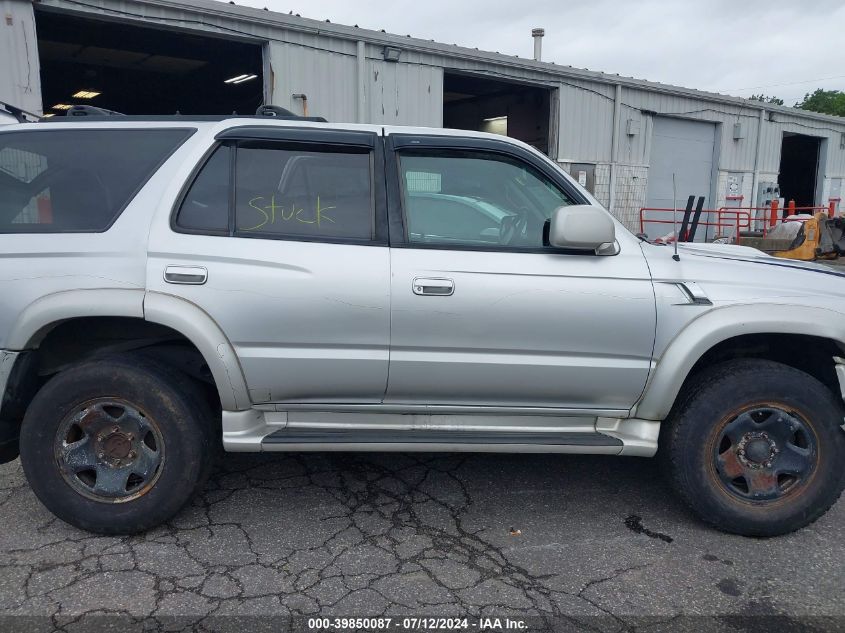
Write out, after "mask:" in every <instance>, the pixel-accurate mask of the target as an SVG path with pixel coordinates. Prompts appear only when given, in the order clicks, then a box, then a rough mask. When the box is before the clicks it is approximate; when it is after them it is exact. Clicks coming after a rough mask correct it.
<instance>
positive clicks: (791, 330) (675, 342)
mask: <svg viewBox="0 0 845 633" xmlns="http://www.w3.org/2000/svg"><path fill="white" fill-rule="evenodd" d="M755 337H756V338H755ZM760 337H765V338H766V340H768V341H769V342H770V343H777V342H779V341H783V342H787V341H792V342H794V341H796V340H797V339H803V340H806V342H807V343H808V344H812V342H813V340H817V341H819V343H821V344H822V345H823V346H824V353H825V355H827V354H828V352H833V353H830V354H829V356H830V358H829V362H830V370H831V372H833V369H834V361H833V358H832V357H833V356H834V355H835V354H836V353H845V352H843V350H845V321H843V319H842V315H841V314H839V313H838V312H835V311H833V310H829V309H826V308H818V307H807V306H795V305H781V304H754V305H742V306H726V307H723V308H716V309H713V310H711V311H709V312H706V313H704V314H703V315H702V316H700V317H698V318H697V319H694V320H692V321H691V322H689V323H688V324H687V325H686V326H685V327H684V329H683V330H681V331H680V332H679V333H678V334H677V335H676V336H675V337H674V338H673V339H672V341H671V342H670V343H669V344H668V345H667V346H666V349H665V351H664V352H663V353H662V354H661V355H660V357H659V358H658V359H656V363H655V366H654V368H653V369H652V371H651V374H650V376H649V380H648V383H647V384H646V388H645V390H644V391H643V395H642V397H641V398H640V401H639V402H638V403H637V405H635V407H634V409H633V410H632V415H633V416H635V417H637V418H644V419H648V420H663V419H665V418H666V417H667V416H668V415H669V412H670V411H671V409H672V406H673V405H674V403H675V401H676V399H677V398H678V395H679V394H680V393H681V390H682V389H683V387H684V385H685V383H686V382H687V381H688V380H689V379H690V378H691V377H693V376H694V375H695V373H696V372H697V369H698V368H700V367H701V363H702V362H703V361H705V360H706V359H708V358H713V357H715V356H717V355H716V354H715V352H717V351H718V350H720V346H721V347H722V348H724V347H725V346H729V345H732V344H734V343H736V344H737V345H738V348H742V346H743V345H747V344H748V343H750V342H751V341H752V340H755V341H759V340H761V339H760ZM813 349H815V350H816V351H819V348H818V347H816V348H813ZM708 355H709V356H708ZM758 357H762V358H771V356H767V355H760V356H758ZM781 362H785V364H789V365H791V366H794V367H796V364H795V363H793V362H789V361H788V360H787V361H784V360H781ZM797 368H799V369H803V368H802V367H797ZM805 371H806V370H805ZM816 377H819V376H816ZM822 382H826V383H827V382H828V381H826V380H822ZM829 386H830V385H829ZM837 395H839V393H838V392H837Z"/></svg>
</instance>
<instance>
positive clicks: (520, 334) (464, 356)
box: [385, 133, 656, 411]
mask: <svg viewBox="0 0 845 633" xmlns="http://www.w3.org/2000/svg"><path fill="white" fill-rule="evenodd" d="M387 146H388V148H389V149H388V153H387V167H388V174H389V183H388V188H389V200H390V210H389V211H390V233H391V275H392V278H391V302H392V306H391V315H392V322H391V356H390V378H389V381H388V387H387V395H386V398H385V404H395V405H398V404H407V405H412V404H430V405H448V406H493V407H551V408H565V409H573V410H594V411H596V410H603V411H624V410H627V409H629V408H630V407H631V406H632V405H633V404H634V403H635V401H636V400H637V398H638V397H639V396H640V394H641V393H642V390H643V388H644V386H645V383H646V380H647V378H648V372H649V369H650V365H651V360H652V351H653V345H654V336H655V320H656V311H655V298H654V290H653V286H652V282H651V277H650V274H649V270H648V267H647V265H646V262H645V258H644V256H643V254H642V251H641V249H640V247H639V245H638V244H637V242H636V239H635V238H633V236H630V239H628V238H629V236H627V235H620V236H619V249H618V252H616V254H612V255H608V256H604V255H595V254H592V253H589V254H587V253H584V252H578V251H570V252H564V251H559V250H555V249H552V248H550V247H546V246H544V245H543V242H544V239H543V232H544V226H545V221H546V220H547V219H548V218H549V217H550V216H551V214H552V212H553V211H554V209H556V208H557V207H559V206H563V205H568V204H586V203H588V200H587V199H586V197H585V196H584V195H583V194H581V193H580V192H579V191H578V190H577V188H576V187H574V186H573V185H571V184H570V183H569V182H568V181H567V180H566V179H565V177H563V176H562V174H560V173H559V172H558V170H556V169H555V168H554V166H552V165H549V164H547V163H546V162H545V161H544V160H543V159H541V158H540V157H538V156H535V155H534V154H533V153H531V152H530V151H528V150H525V149H523V148H521V147H519V146H516V145H514V144H512V143H508V142H506V141H498V140H492V139H479V138H462V137H456V136H412V135H404V134H394V133H389V136H388V140H387Z"/></svg>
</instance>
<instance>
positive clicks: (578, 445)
mask: <svg viewBox="0 0 845 633" xmlns="http://www.w3.org/2000/svg"><path fill="white" fill-rule="evenodd" d="M623 446H624V443H623V442H622V440H620V439H618V438H615V437H610V436H609V435H604V434H601V433H569V432H539V431H537V432H526V431H522V432H519V431H460V430H455V431H450V430H442V429H413V430H401V429H373V428H369V429H341V428H323V429H317V428H313V427H312V428H302V427H286V428H282V429H279V430H277V431H275V432H274V433H271V434H270V435H267V436H266V437H265V438H264V439H263V440H262V442H261V450H263V451H452V452H469V451H471V452H529V453H601V454H610V455H616V454H618V453H619V452H620V451H621V450H622V448H623Z"/></svg>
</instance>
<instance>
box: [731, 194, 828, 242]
mask: <svg viewBox="0 0 845 633" xmlns="http://www.w3.org/2000/svg"><path fill="white" fill-rule="evenodd" d="M719 211H720V212H721V211H743V212H746V213H748V214H749V217H750V219H751V222H750V226H749V227H748V228H749V230H751V231H755V232H757V231H759V232H761V233H762V235H763V237H766V235H767V234H768V232H769V231H770V230H771V229H772V228H774V227H775V226H777V225H778V224H783V223H784V222H792V221H794V220H795V219H794V218H793V217H792V216H795V215H803V214H806V215H815V214H817V213H819V212H822V213H827V215H828V217H830V218H832V217H834V216H835V215H836V201H834V200H832V199H831V201H830V202H829V203H828V204H827V206H817V207H798V206H796V205H795V201H794V200H790V201H789V204H787V205H786V206H785V207H783V208H781V207H780V205H779V203H778V201H777V200H773V201H772V203H771V204H770V205H767V206H765V207H721V208H719ZM783 212H786V215H781V214H782V213H783Z"/></svg>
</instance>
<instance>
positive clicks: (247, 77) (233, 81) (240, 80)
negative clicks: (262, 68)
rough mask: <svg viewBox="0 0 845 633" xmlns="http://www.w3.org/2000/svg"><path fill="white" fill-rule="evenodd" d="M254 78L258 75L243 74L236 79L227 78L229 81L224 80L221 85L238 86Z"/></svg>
mask: <svg viewBox="0 0 845 633" xmlns="http://www.w3.org/2000/svg"><path fill="white" fill-rule="evenodd" d="M256 77H258V75H249V74H243V75H238V76H237V77H229V79H226V80H225V81H224V82H223V83H224V84H239V83H243V82H245V81H249V80H250V79H255V78H256Z"/></svg>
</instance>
